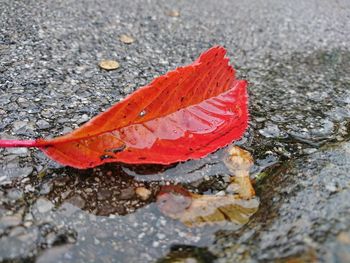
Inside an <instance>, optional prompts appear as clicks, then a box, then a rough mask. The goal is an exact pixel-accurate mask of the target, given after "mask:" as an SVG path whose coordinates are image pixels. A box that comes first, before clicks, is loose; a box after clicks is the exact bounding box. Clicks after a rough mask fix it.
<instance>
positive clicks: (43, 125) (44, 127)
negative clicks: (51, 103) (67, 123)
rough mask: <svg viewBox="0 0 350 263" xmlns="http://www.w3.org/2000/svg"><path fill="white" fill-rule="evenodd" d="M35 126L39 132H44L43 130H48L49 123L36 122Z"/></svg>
mask: <svg viewBox="0 0 350 263" xmlns="http://www.w3.org/2000/svg"><path fill="white" fill-rule="evenodd" d="M36 126H37V127H38V128H39V129H40V130H44V129H47V128H50V123H48V122H47V121H45V120H38V121H37V122H36Z"/></svg>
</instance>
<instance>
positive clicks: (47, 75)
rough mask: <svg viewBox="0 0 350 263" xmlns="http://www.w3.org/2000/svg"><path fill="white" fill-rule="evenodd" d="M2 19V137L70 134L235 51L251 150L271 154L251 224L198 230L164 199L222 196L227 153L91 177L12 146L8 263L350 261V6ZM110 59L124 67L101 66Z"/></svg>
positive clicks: (151, 4) (34, 4) (3, 209)
mask: <svg viewBox="0 0 350 263" xmlns="http://www.w3.org/2000/svg"><path fill="white" fill-rule="evenodd" d="M170 11H177V12H178V14H179V16H174V12H173V14H172V15H169V12H170ZM0 14H1V15H0V120H1V121H0V134H1V138H23V139H24V138H35V137H53V136H58V135H60V134H63V133H66V132H69V131H71V130H72V129H74V128H76V127H78V126H79V125H81V124H82V123H84V122H86V121H87V120H89V119H90V118H91V117H93V116H95V115H96V114H98V113H99V112H101V111H103V110H104V109H107V108H108V107H109V106H110V105H112V104H113V103H115V102H117V101H119V100H120V99H122V98H123V97H124V96H126V95H127V94H130V93H131V92H132V91H134V90H136V89H137V88H138V87H140V86H142V85H145V84H147V83H148V82H149V81H151V80H152V79H153V78H154V77H155V76H159V75H161V74H164V73H165V72H167V71H168V70H171V69H174V68H176V67H177V66H180V65H184V64H187V63H190V62H192V61H193V60H194V59H195V58H197V56H198V55H199V54H200V53H201V52H203V51H204V50H206V49H208V48H209V47H211V46H213V45H223V46H225V47H226V48H227V50H228V56H229V57H230V59H231V62H232V64H233V65H234V66H235V68H236V69H237V74H238V76H239V77H241V78H246V79H248V80H249V82H250V86H249V93H250V116H251V121H250V127H249V129H248V131H247V133H246V135H245V137H244V138H243V139H242V140H241V141H240V142H239V143H238V144H239V145H241V146H242V147H244V148H245V149H247V150H249V151H250V152H251V153H252V154H253V156H254V158H255V160H256V165H255V167H254V169H253V170H252V178H253V179H255V181H256V184H255V187H256V189H257V190H258V191H257V193H258V196H259V197H260V200H261V205H260V208H259V211H258V212H257V213H256V214H255V215H254V216H253V218H252V219H251V221H250V222H249V223H248V224H247V225H245V226H238V225H231V226H228V227H227V226H226V227H221V226H214V227H205V228H192V229H188V228H186V227H185V226H183V225H182V224H181V223H180V222H176V221H175V220H171V219H169V218H167V217H166V216H164V215H162V214H161V213H160V212H159V211H158V209H157V207H156V205H155V204H154V200H155V196H156V194H157V191H158V190H159V188H160V187H161V186H162V185H163V184H166V183H174V182H181V183H183V184H184V185H185V186H186V187H188V189H191V190H192V191H197V192H199V193H216V192H219V191H221V190H222V189H224V188H225V186H227V183H228V180H227V177H228V171H227V170H226V169H225V166H224V165H223V164H222V162H221V160H222V155H223V151H219V152H217V153H214V154H212V155H210V156H209V157H207V158H204V159H202V160H200V161H190V162H187V163H184V164H179V165H176V166H172V167H170V168H164V167H136V168H135V167H130V166H128V167H126V166H122V165H108V166H103V167H100V168H98V169H94V170H87V171H78V170H74V169H67V168H63V167H61V166H59V165H57V164H56V163H54V162H52V161H50V160H48V159H47V158H46V157H45V156H44V155H43V154H41V153H40V152H39V151H37V150H34V149H30V150H27V149H21V148H18V149H6V150H5V149H1V150H0V160H1V164H0V260H1V261H3V262H35V261H37V262H68V261H69V262H140V261H143V262H156V261H159V262H214V261H215V262H232V261H236V262H237V261H242V262H271V261H276V262H286V261H288V260H292V259H294V260H301V262H310V261H311V262H349V261H350V253H349V251H350V234H349V232H348V229H349V227H350V225H349V222H350V212H349V211H350V207H349V205H348V202H347V200H349V194H350V185H349V181H350V178H349V175H348V172H347V171H348V170H349V168H350V151H349V138H350V137H349V127H350V122H349V119H350V23H349V21H350V1H345V0H342V1H325V0H320V1H316V0H314V1H311V0H310V1H301V0H297V1H278V0H267V1H256V0H255V1H253V0H248V1H229V0H225V1H207V0H204V1H199V0H195V1H190V2H189V1H119V0H118V1H112V0H102V1H92V0H87V1H84V2H83V1H81V2H80V1H66V0H63V1H51V0H50V1H5V0H0ZM122 34H127V35H130V36H132V37H133V38H135V42H134V43H131V44H125V43H123V42H121V41H120V40H119V37H120V35H122ZM103 59H112V60H117V61H118V62H119V63H120V68H118V69H117V70H114V71H105V70H102V69H100V68H99V66H98V63H99V62H100V61H101V60H103ZM141 174H146V175H141ZM137 187H145V188H147V189H149V190H150V192H151V196H150V198H149V199H148V200H146V201H144V200H140V198H138V197H137V195H136V194H135V189H136V188H137ZM181 260H182V261H181ZM186 260H187V261H186Z"/></svg>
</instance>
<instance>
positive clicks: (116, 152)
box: [0, 47, 248, 168]
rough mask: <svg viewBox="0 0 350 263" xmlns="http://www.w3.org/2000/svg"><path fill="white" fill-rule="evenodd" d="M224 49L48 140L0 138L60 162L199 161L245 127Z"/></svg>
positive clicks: (243, 99) (243, 106) (243, 98)
mask: <svg viewBox="0 0 350 263" xmlns="http://www.w3.org/2000/svg"><path fill="white" fill-rule="evenodd" d="M225 54H226V51H225V49H224V48H222V47H213V48H211V49H209V50H208V51H206V52H205V53H203V54H202V55H201V56H200V57H199V58H198V59H197V60H196V61H195V62H194V63H192V64H190V65H188V66H185V67H179V68H177V69H176V70H174V71H170V72H168V73H167V74H165V75H163V76H160V77H158V78H156V79H154V80H153V81H152V82H151V83H150V84H149V85H147V86H145V87H142V88H140V89H138V90H137V91H136V92H134V93H133V94H131V95H129V96H128V97H126V98H125V99H124V100H123V101H121V102H119V103H117V104H115V105H113V106H112V107H111V108H109V109H108V110H107V111H105V112H103V113H101V114H99V115H97V116H96V117H94V118H93V119H91V120H90V121H89V122H87V123H86V124H84V125H83V126H81V127H80V128H78V129H76V130H74V131H73V132H71V133H69V134H67V135H64V136H61V137H57V138H54V139H51V140H44V139H39V140H37V141H35V142H34V141H33V142H32V143H30V141H29V142H28V141H25V142H23V144H21V142H19V141H15V142H13V143H12V145H9V143H8V141H0V146H3V147H9V146H17V147H19V146H24V147H28V146H35V147H38V148H40V149H41V150H42V151H43V152H44V153H46V155H48V156H49V157H51V158H52V159H54V160H56V161H58V162H59V163H61V164H64V165H69V166H73V167H76V168H89V167H94V166H97V165H100V164H103V163H108V162H124V163H135V164H136V163H137V164H140V163H158V164H169V163H174V162H179V161H185V160H188V159H198V158H201V157H203V156H205V155H207V154H209V153H210V152H213V151H215V150H217V149H219V148H221V147H223V146H226V145H227V144H229V143H230V142H232V141H233V140H237V139H239V138H240V137H241V136H242V134H243V133H244V131H245V129H246V128H247V121H248V110H247V92H246V87H247V82H246V81H245V80H236V79H235V71H234V69H233V68H232V67H231V66H230V65H228V58H226V57H225Z"/></svg>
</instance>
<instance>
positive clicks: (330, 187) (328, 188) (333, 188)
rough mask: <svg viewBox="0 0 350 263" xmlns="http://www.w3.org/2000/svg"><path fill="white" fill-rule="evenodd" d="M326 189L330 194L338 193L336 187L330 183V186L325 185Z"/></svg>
mask: <svg viewBox="0 0 350 263" xmlns="http://www.w3.org/2000/svg"><path fill="white" fill-rule="evenodd" d="M326 189H327V190H328V191H329V192H331V193H335V192H337V191H338V188H337V186H336V185H334V184H332V183H330V184H326Z"/></svg>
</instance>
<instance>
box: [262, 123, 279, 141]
mask: <svg viewBox="0 0 350 263" xmlns="http://www.w3.org/2000/svg"><path fill="white" fill-rule="evenodd" d="M280 132H281V131H280V129H279V128H278V126H277V125H276V124H268V126H266V127H265V128H264V129H261V130H259V133H260V134H261V135H262V136H264V137H266V138H276V137H278V136H279V135H280Z"/></svg>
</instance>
